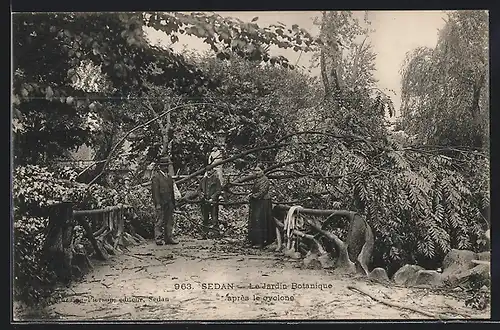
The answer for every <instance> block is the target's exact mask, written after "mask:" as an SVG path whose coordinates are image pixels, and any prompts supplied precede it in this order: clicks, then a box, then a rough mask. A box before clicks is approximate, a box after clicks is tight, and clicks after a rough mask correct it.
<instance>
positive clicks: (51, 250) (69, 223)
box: [43, 202, 74, 283]
mask: <svg viewBox="0 0 500 330" xmlns="http://www.w3.org/2000/svg"><path fill="white" fill-rule="evenodd" d="M73 228H74V221H73V203H70V202H63V203H58V204H55V205H52V206H51V207H50V208H49V225H48V227H47V235H46V237H45V242H44V246H43V255H44V259H45V261H46V264H47V268H48V269H49V270H51V271H54V273H55V274H56V276H57V279H58V280H59V281H61V282H63V283H69V282H70V281H71V278H72V268H71V264H72V259H73Z"/></svg>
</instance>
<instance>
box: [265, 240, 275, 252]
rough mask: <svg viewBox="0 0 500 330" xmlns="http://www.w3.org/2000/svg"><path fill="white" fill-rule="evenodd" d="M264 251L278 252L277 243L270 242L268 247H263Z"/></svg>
mask: <svg viewBox="0 0 500 330" xmlns="http://www.w3.org/2000/svg"><path fill="white" fill-rule="evenodd" d="M265 250H266V251H278V243H276V241H274V242H272V243H271V244H269V245H268V246H266V247H265Z"/></svg>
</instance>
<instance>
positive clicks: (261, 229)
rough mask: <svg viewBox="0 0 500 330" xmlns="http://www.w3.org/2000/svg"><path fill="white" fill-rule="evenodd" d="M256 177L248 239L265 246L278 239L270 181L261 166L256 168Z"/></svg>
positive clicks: (255, 244) (251, 201) (251, 202)
mask: <svg viewBox="0 0 500 330" xmlns="http://www.w3.org/2000/svg"><path fill="white" fill-rule="evenodd" d="M255 172H256V173H255V174H256V176H257V177H256V179H255V182H254V185H253V187H252V193H251V194H250V196H249V197H250V214H249V218H250V223H249V230H248V239H249V240H250V243H251V244H252V246H254V247H259V248H263V247H265V246H267V245H269V244H271V243H272V242H273V241H274V240H275V239H276V230H275V226H276V224H275V223H274V220H273V218H272V202H271V197H270V195H269V187H270V182H269V179H268V178H267V176H266V175H265V174H264V171H263V170H262V168H261V166H257V167H256V168H255Z"/></svg>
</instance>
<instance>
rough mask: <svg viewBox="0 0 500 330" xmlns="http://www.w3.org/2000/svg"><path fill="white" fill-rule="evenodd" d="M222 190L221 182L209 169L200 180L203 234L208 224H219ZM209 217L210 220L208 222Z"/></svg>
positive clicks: (206, 231)
mask: <svg viewBox="0 0 500 330" xmlns="http://www.w3.org/2000/svg"><path fill="white" fill-rule="evenodd" d="M221 191H222V183H221V181H220V179H219V176H218V175H217V173H216V171H214V170H211V171H210V174H208V173H207V172H205V175H203V177H202V178H201V181H200V192H201V213H202V215H203V226H205V236H206V234H207V233H208V228H209V227H210V226H213V227H217V226H218V225H219V204H218V202H219V196H220V194H221ZM210 217H211V218H212V221H211V222H210Z"/></svg>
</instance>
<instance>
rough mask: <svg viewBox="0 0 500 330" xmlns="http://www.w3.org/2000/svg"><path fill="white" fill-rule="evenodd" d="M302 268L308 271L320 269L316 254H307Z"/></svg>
mask: <svg viewBox="0 0 500 330" xmlns="http://www.w3.org/2000/svg"><path fill="white" fill-rule="evenodd" d="M303 262H304V266H305V267H306V268H308V269H321V268H322V267H321V263H320V261H319V260H318V254H317V253H314V252H311V251H309V252H307V254H306V256H305V258H304V260H303Z"/></svg>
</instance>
